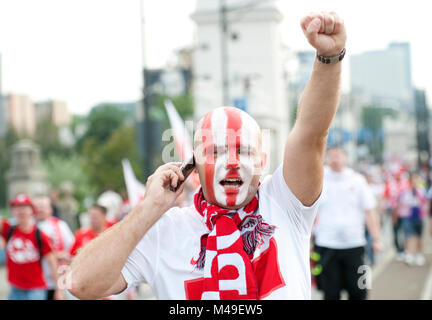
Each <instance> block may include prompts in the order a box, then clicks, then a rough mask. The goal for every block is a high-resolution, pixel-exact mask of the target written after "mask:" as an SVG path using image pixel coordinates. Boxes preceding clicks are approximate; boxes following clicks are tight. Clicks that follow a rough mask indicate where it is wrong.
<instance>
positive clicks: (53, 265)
mask: <svg viewBox="0 0 432 320" xmlns="http://www.w3.org/2000/svg"><path fill="white" fill-rule="evenodd" d="M44 258H45V260H46V261H47V262H48V266H49V269H50V272H51V277H52V278H53V280H54V283H55V293H54V299H55V300H63V299H64V296H63V291H62V290H61V289H60V288H59V287H58V264H57V258H56V255H55V253H54V251H51V252H50V253H48V254H47V255H46V256H44Z"/></svg>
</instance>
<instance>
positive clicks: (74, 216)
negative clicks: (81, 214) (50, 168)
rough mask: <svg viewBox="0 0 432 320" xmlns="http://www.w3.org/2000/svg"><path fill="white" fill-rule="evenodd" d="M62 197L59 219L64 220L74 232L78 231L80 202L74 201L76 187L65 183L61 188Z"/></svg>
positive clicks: (67, 182) (70, 183) (59, 203)
mask: <svg viewBox="0 0 432 320" xmlns="http://www.w3.org/2000/svg"><path fill="white" fill-rule="evenodd" d="M59 193H60V197H59V200H58V203H57V207H58V211H59V218H60V219H62V220H64V221H65V222H66V223H67V224H68V225H69V228H71V230H72V231H75V230H77V229H78V202H77V201H76V200H75V199H74V197H73V193H74V185H73V184H72V182H69V181H65V182H63V183H62V184H61V185H60V188H59Z"/></svg>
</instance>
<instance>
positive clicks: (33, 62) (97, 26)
mask: <svg viewBox="0 0 432 320" xmlns="http://www.w3.org/2000/svg"><path fill="white" fill-rule="evenodd" d="M214 1H216V0H214ZM254 1H255V0H254ZM245 2H247V0H246V1H245ZM429 2H430V1H427V0H410V1H401V0H393V1H390V0H362V1H346V0H326V1H322V0H304V1H295V2H294V1H289V0H276V3H277V4H278V6H279V7H280V9H281V11H282V13H283V14H284V17H285V19H284V21H283V23H282V28H281V30H282V34H283V39H284V42H285V44H286V45H287V46H289V47H290V48H291V49H294V50H303V49H308V48H309V45H308V43H307V42H306V40H305V38H304V36H303V33H302V31H301V29H300V27H299V21H300V19H301V18H302V16H303V15H305V14H307V13H309V12H311V11H321V10H327V11H331V10H334V11H336V12H338V13H339V14H340V15H341V16H342V17H343V18H344V20H345V23H346V26H347V30H348V37H349V40H348V44H347V49H348V52H349V53H360V52H362V51H368V50H376V49H384V48H385V47H387V45H388V44H389V43H390V42H391V41H409V42H410V43H411V46H412V47H411V49H412V69H413V81H414V84H415V85H416V86H418V87H420V88H423V89H427V91H428V94H429V97H431V98H432V58H431V57H430V55H431V52H432V42H431V30H432V27H431V25H430V23H429V22H428V20H430V10H429V7H430V5H429ZM195 3H196V0H181V1H180V0H145V12H146V15H145V17H146V45H147V50H146V54H147V63H148V65H149V67H161V66H164V65H165V64H166V62H167V60H168V59H169V57H170V56H171V55H172V53H171V52H172V50H173V49H176V48H179V47H181V46H184V45H190V44H192V42H193V37H194V28H195V26H194V23H193V22H192V21H191V19H190V14H191V13H192V12H193V11H194V8H195ZM0 53H1V54H2V69H3V70H2V87H3V92H6V93H9V92H15V93H22V94H26V95H29V96H30V97H31V99H33V100H36V101H38V100H44V99H49V98H53V99H60V100H64V101H66V102H67V103H68V105H69V108H70V110H71V111H72V112H73V113H79V114H83V113H85V112H87V111H88V110H89V109H90V108H91V107H92V106H94V105H95V104H98V103H99V102H103V101H133V100H136V99H138V98H139V97H140V88H141V71H140V69H141V33H140V4H139V0H0ZM348 59H349V58H348ZM347 67H348V64H347V63H346V64H345V69H347ZM348 76H349V75H347V76H345V79H344V86H345V87H347V83H348ZM429 100H430V99H429Z"/></svg>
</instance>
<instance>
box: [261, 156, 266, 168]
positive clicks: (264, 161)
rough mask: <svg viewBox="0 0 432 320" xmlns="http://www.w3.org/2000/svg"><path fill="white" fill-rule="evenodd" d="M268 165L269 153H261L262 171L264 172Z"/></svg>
mask: <svg viewBox="0 0 432 320" xmlns="http://www.w3.org/2000/svg"><path fill="white" fill-rule="evenodd" d="M266 164H267V153H266V152H264V151H263V152H262V153H261V170H263V171H264V168H265V166H266Z"/></svg>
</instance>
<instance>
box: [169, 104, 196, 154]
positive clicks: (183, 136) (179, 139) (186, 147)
mask: <svg viewBox="0 0 432 320" xmlns="http://www.w3.org/2000/svg"><path fill="white" fill-rule="evenodd" d="M165 109H166V111H167V114H168V118H169V121H170V124H171V129H172V130H173V134H174V143H175V145H176V149H177V152H178V154H179V155H180V158H181V160H182V161H185V160H186V159H190V158H191V157H192V139H191V138H190V136H189V133H188V132H187V130H186V127H185V125H184V122H183V120H182V118H181V117H180V115H179V114H178V112H177V110H176V108H175V107H174V105H173V104H172V102H171V101H170V100H165Z"/></svg>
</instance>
